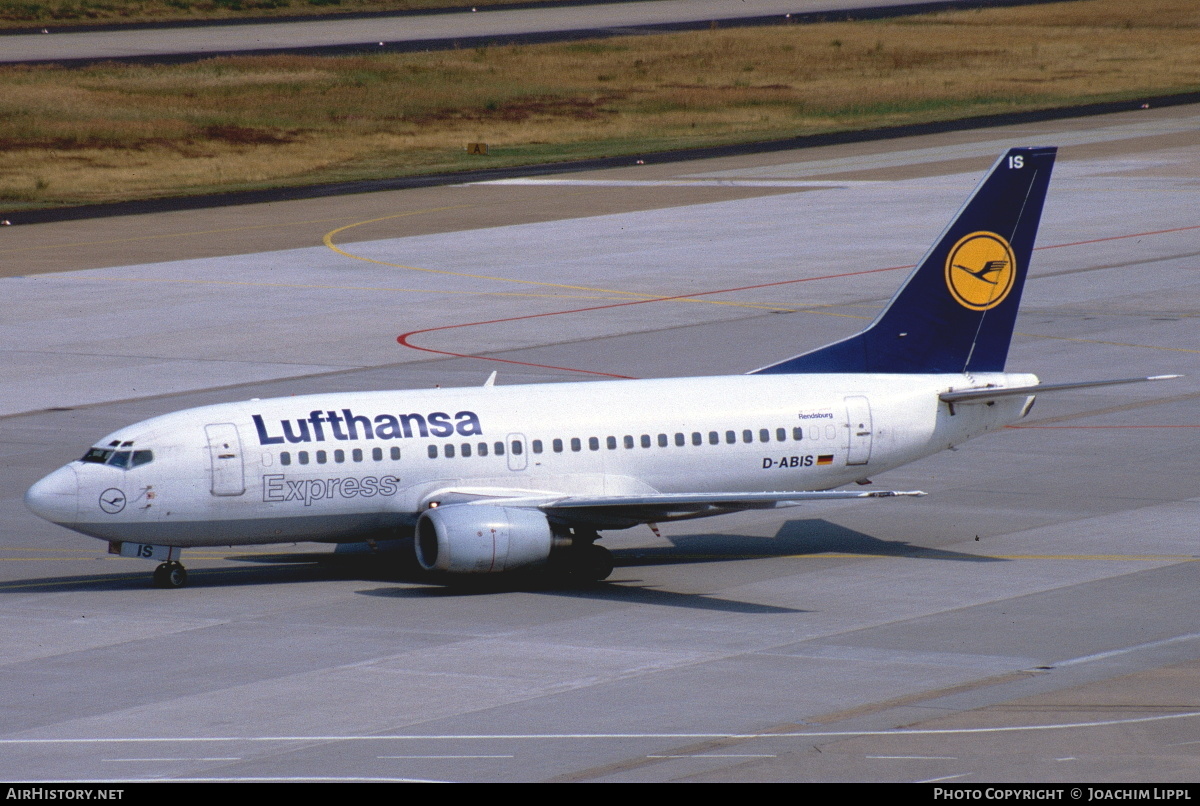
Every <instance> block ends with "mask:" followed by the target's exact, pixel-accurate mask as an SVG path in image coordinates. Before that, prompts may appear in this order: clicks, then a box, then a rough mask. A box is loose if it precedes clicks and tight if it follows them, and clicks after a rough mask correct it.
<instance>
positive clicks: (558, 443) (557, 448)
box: [552, 439, 563, 453]
mask: <svg viewBox="0 0 1200 806" xmlns="http://www.w3.org/2000/svg"><path fill="white" fill-rule="evenodd" d="M552 444H553V446H554V452H555V453H562V448H563V446H562V440H561V439H556V440H554V442H553V443H552Z"/></svg>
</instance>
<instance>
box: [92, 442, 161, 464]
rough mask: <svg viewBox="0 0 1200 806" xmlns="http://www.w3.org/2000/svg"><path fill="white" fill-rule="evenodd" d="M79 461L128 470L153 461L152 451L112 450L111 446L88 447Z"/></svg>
mask: <svg viewBox="0 0 1200 806" xmlns="http://www.w3.org/2000/svg"><path fill="white" fill-rule="evenodd" d="M127 444H129V443H127ZM79 461H81V462H90V463H92V464H97V465H109V466H111V467H119V468H122V469H123V470H129V469H130V468H133V467H138V466H140V465H146V464H149V463H151V462H153V461H154V451H114V450H113V449H112V448H111V447H110V448H89V449H88V452H87V453H85V454H84V455H83V457H82V458H81V459H80V460H79Z"/></svg>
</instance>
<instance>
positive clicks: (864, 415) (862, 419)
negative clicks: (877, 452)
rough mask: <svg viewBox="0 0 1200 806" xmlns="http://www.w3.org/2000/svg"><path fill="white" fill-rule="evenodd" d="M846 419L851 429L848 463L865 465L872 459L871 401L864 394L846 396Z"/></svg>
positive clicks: (847, 455) (847, 454)
mask: <svg viewBox="0 0 1200 806" xmlns="http://www.w3.org/2000/svg"><path fill="white" fill-rule="evenodd" d="M846 420H847V423H848V425H849V431H850V449H849V451H848V452H847V453H846V464H848V465H865V464H866V463H867V462H869V461H870V460H871V433H872V430H871V403H870V402H869V401H868V400H867V399H866V398H865V397H863V396H862V395H854V396H853V397H848V398H846Z"/></svg>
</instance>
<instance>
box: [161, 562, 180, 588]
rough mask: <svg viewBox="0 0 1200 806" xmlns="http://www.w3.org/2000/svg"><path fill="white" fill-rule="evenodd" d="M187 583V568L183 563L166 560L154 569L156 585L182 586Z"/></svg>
mask: <svg viewBox="0 0 1200 806" xmlns="http://www.w3.org/2000/svg"><path fill="white" fill-rule="evenodd" d="M186 584H187V569H186V568H184V567H183V563H179V562H166V563H162V564H161V565H159V566H158V568H155V569H154V587H156V588H182V587H183V586H184V585H186Z"/></svg>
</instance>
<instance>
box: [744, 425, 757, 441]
mask: <svg viewBox="0 0 1200 806" xmlns="http://www.w3.org/2000/svg"><path fill="white" fill-rule="evenodd" d="M753 441H754V432H753V431H751V430H750V429H749V428H747V429H746V430H745V431H743V432H742V442H753Z"/></svg>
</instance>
